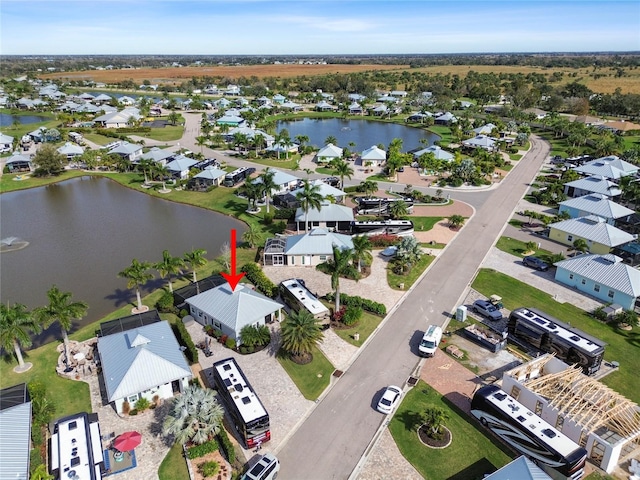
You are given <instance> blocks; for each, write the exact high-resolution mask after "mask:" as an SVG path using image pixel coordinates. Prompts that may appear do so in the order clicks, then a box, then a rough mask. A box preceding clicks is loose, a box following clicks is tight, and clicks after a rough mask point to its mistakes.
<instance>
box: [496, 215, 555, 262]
mask: <svg viewBox="0 0 640 480" xmlns="http://www.w3.org/2000/svg"><path fill="white" fill-rule="evenodd" d="M509 223H511V222H509ZM526 245H527V243H526V242H523V241H521V240H516V239H515V238H511V237H500V238H499V239H498V242H497V243H496V247H497V248H498V249H500V250H502V251H503V252H506V253H510V254H511V255H515V256H516V257H523V256H524V253H525V252H526V251H527V250H528V249H527V247H526ZM535 251H536V253H535V255H536V257H540V258H542V259H543V260H545V261H547V262H550V260H551V257H552V256H553V252H550V251H549V250H545V249H544V248H541V249H538V248H536V249H535ZM550 263H552V262H550Z"/></svg>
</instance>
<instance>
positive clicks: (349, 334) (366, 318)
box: [333, 312, 382, 347]
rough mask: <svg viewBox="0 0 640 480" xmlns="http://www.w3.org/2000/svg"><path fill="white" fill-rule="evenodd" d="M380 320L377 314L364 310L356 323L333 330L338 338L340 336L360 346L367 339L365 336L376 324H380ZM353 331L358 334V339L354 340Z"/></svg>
mask: <svg viewBox="0 0 640 480" xmlns="http://www.w3.org/2000/svg"><path fill="white" fill-rule="evenodd" d="M381 321H382V318H381V317H379V316H378V315H374V314H373V313H369V312H364V313H363V314H362V318H361V319H360V321H359V322H358V323H357V324H356V325H354V326H352V327H349V328H345V329H334V330H333V331H334V332H336V334H337V335H338V336H339V337H340V338H342V339H343V340H345V341H346V342H349V343H350V344H351V345H355V346H356V347H360V346H362V344H363V343H364V342H365V341H366V340H367V338H369V336H370V335H371V334H372V333H373V331H374V330H375V329H376V328H377V327H378V325H380V322H381ZM354 333H358V334H359V335H360V338H359V340H354V338H353V334H354Z"/></svg>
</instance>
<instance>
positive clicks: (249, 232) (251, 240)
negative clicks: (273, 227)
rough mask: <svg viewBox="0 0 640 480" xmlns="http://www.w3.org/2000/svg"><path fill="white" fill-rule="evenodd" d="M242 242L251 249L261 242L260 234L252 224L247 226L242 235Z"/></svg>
mask: <svg viewBox="0 0 640 480" xmlns="http://www.w3.org/2000/svg"><path fill="white" fill-rule="evenodd" d="M242 240H243V241H244V242H247V243H248V244H249V246H250V247H251V248H254V247H255V246H256V245H258V244H259V243H260V242H261V241H262V234H261V233H260V230H259V229H258V227H256V226H255V225H253V224H251V223H250V224H249V226H248V227H247V229H246V230H245V232H244V233H243V234H242Z"/></svg>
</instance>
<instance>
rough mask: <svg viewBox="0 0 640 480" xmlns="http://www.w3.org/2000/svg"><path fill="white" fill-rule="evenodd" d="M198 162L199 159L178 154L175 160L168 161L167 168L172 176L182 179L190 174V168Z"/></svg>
mask: <svg viewBox="0 0 640 480" xmlns="http://www.w3.org/2000/svg"><path fill="white" fill-rule="evenodd" d="M196 163H198V161H197V160H194V159H192V158H189V157H185V156H184V155H176V156H174V157H173V160H171V161H170V162H169V163H167V170H169V172H170V173H171V176H172V177H174V178H177V179H179V180H182V179H185V178H187V177H188V176H189V170H190V169H191V167H193V166H194V165H195V164H196Z"/></svg>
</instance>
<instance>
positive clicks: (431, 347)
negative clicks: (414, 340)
mask: <svg viewBox="0 0 640 480" xmlns="http://www.w3.org/2000/svg"><path fill="white" fill-rule="evenodd" d="M440 340H442V328H440V327H438V326H437V325H429V326H428V327H427V331H426V332H424V336H423V337H422V340H421V341H420V346H419V347H418V351H419V352H420V355H422V356H423V357H433V356H434V355H435V353H436V350H437V349H438V345H440Z"/></svg>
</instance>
